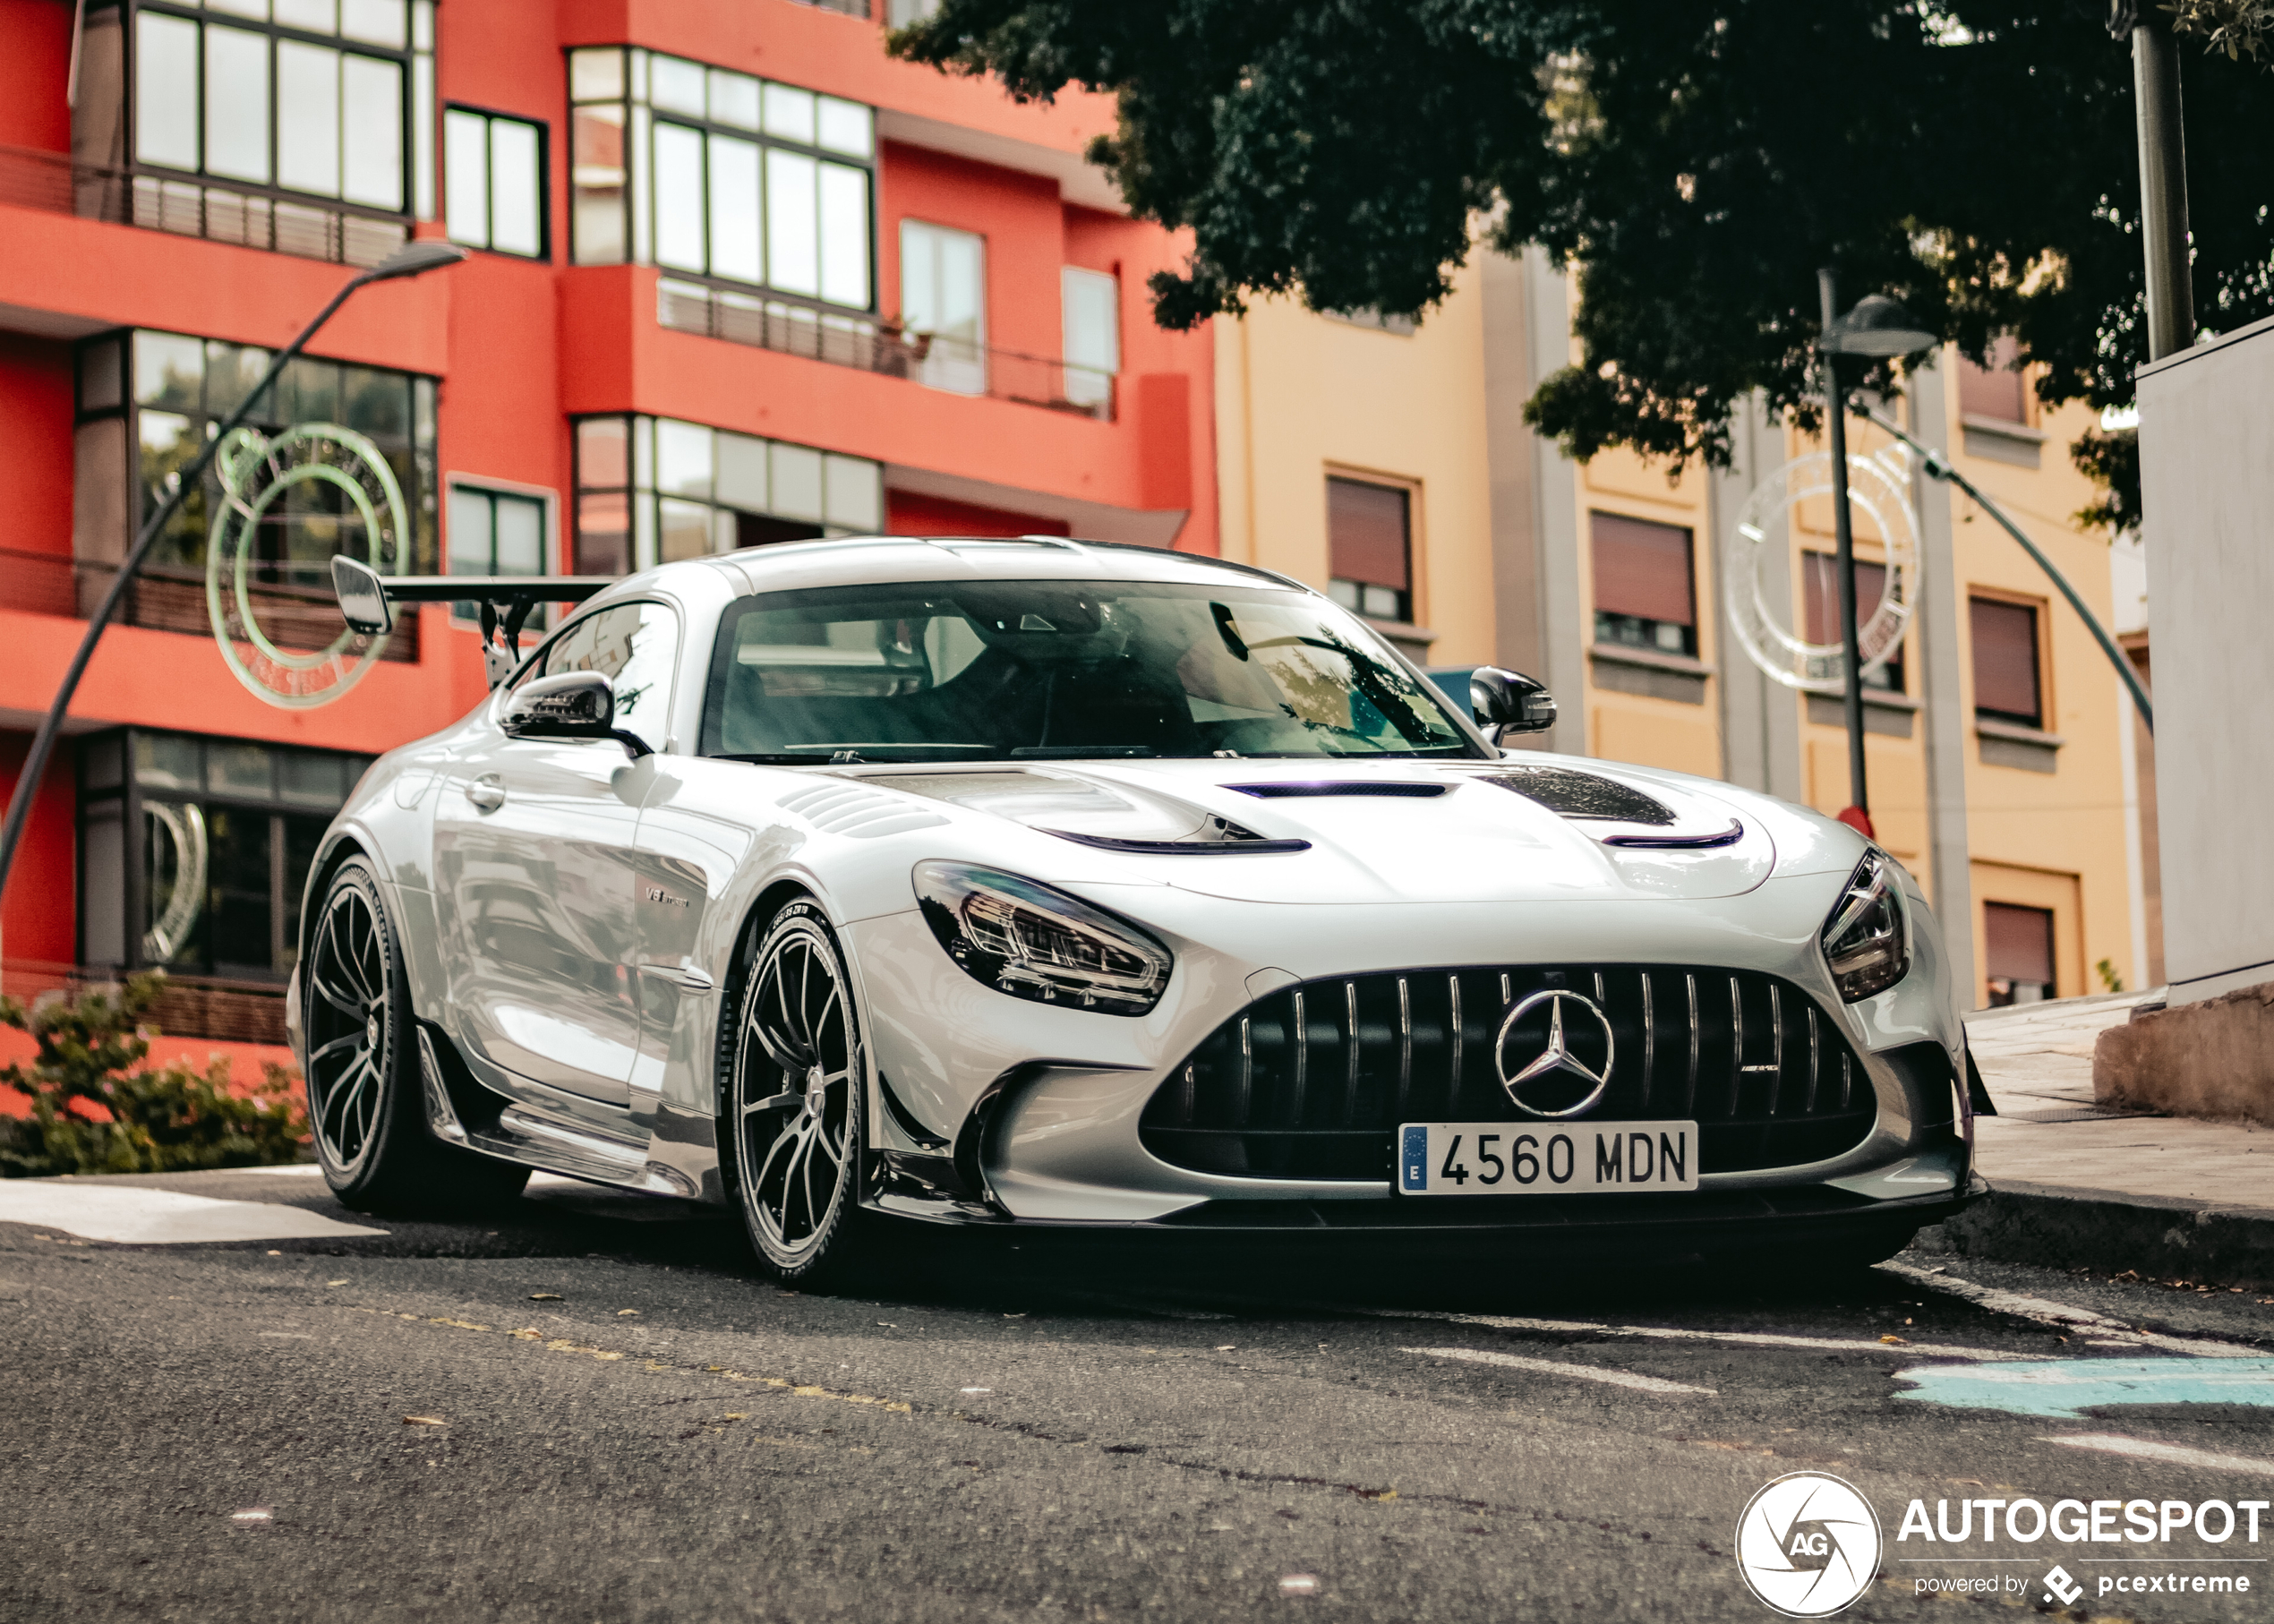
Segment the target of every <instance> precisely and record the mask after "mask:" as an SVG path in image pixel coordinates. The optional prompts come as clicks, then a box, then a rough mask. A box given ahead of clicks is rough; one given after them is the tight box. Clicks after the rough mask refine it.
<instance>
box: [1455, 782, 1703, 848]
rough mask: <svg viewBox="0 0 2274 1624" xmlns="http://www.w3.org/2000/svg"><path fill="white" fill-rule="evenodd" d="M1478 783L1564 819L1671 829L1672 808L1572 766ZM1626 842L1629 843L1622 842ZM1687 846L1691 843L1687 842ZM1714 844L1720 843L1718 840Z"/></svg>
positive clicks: (1625, 786) (1625, 785) (1628, 787)
mask: <svg viewBox="0 0 2274 1624" xmlns="http://www.w3.org/2000/svg"><path fill="white" fill-rule="evenodd" d="M1477 779H1478V782H1482V783H1488V784H1498V785H1500V788H1501V789H1503V790H1513V791H1515V792H1516V793H1517V794H1518V795H1521V796H1523V797H1524V799H1526V800H1530V801H1536V802H1538V803H1539V804H1540V805H1541V806H1543V807H1545V808H1547V809H1548V810H1549V811H1551V812H1553V813H1555V814H1557V815H1558V816H1562V817H1587V818H1600V819H1602V820H1603V821H1604V822H1605V823H1614V824H1654V825H1657V826H1659V827H1660V828H1670V827H1671V826H1672V825H1673V822H1674V813H1673V808H1671V807H1669V806H1667V805H1666V804H1665V803H1664V802H1663V801H1658V800H1654V799H1651V798H1650V797H1649V796H1647V795H1645V794H1644V793H1643V792H1642V791H1640V790H1637V789H1634V788H1632V787H1631V786H1629V785H1627V784H1622V783H1620V782H1619V781H1618V780H1616V779H1612V778H1598V777H1596V776H1595V775H1594V774H1593V773H1575V772H1573V771H1572V770H1571V769H1570V768H1569V767H1510V768H1509V769H1508V770H1507V771H1505V772H1500V773H1481V774H1477ZM1621 843H1622V844H1623V843H1627V842H1621ZM1684 843H1685V844H1687V843H1688V842H1684ZM1711 843H1714V844H1719V843H1720V842H1719V841H1715V842H1711Z"/></svg>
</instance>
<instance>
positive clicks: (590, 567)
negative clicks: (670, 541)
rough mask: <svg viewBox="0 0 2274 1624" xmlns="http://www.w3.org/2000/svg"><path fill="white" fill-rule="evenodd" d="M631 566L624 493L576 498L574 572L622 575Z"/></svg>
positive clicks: (630, 545)
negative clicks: (575, 554) (575, 556)
mask: <svg viewBox="0 0 2274 1624" xmlns="http://www.w3.org/2000/svg"><path fill="white" fill-rule="evenodd" d="M631 567H632V538H631V515H630V512H629V510H628V506H627V503H626V500H625V498H624V496H623V494H622V493H621V492H620V491H617V492H611V493H609V494H607V495H603V496H586V497H582V498H579V499H578V500H577V564H576V572H577V574H578V575H622V574H624V573H625V572H626V571H627V570H628V569H629V568H631Z"/></svg>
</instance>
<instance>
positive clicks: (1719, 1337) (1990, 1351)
mask: <svg viewBox="0 0 2274 1624" xmlns="http://www.w3.org/2000/svg"><path fill="white" fill-rule="evenodd" d="M1352 1312H1358V1313H1364V1314H1372V1315H1373V1316H1375V1317H1376V1318H1378V1319H1384V1320H1440V1321H1445V1322H1446V1323H1448V1324H1451V1325H1482V1326H1485V1327H1488V1328H1489V1329H1493V1330H1528V1331H1549V1332H1560V1333H1565V1334H1571V1333H1577V1334H1581V1335H1586V1336H1595V1337H1647V1338H1657V1339H1659V1340H1661V1341H1670V1342H1733V1343H1737V1344H1740V1345H1741V1346H1747V1347H1791V1348H1801V1349H1805V1350H1810V1351H1821V1352H1825V1353H1837V1354H1887V1355H1894V1357H1896V1358H1900V1359H1981V1360H1996V1359H2039V1358H2042V1357H2044V1355H2041V1354H2013V1353H2007V1352H2005V1351H2004V1350H2002V1349H1999V1348H1989V1347H1956V1346H1951V1345H1950V1344H1948V1343H1943V1342H1901V1343H1897V1342H1867V1341H1863V1340H1861V1339H1859V1338H1852V1337H1786V1336H1780V1335H1778V1334H1777V1333H1775V1332H1774V1331H1752V1330H1700V1329H1695V1328H1692V1327H1688V1326H1678V1325H1601V1324H1597V1323H1595V1322H1594V1321H1590V1320H1534V1319H1527V1318H1525V1317H1524V1316H1522V1315H1517V1314H1447V1313H1427V1312H1422V1311H1419V1310H1415V1309H1393V1308H1362V1309H1357V1310H1355V1311H1352Z"/></svg>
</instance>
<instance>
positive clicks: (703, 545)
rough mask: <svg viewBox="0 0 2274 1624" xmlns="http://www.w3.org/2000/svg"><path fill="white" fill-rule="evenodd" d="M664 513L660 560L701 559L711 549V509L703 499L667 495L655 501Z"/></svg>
mask: <svg viewBox="0 0 2274 1624" xmlns="http://www.w3.org/2000/svg"><path fill="white" fill-rule="evenodd" d="M655 506H656V508H657V509H659V510H660V512H661V514H662V517H663V529H662V535H661V542H662V544H661V546H660V547H659V549H658V550H657V555H656V556H657V561H658V562H659V563H664V564H670V563H675V562H677V561H678V560H680V559H699V558H701V557H703V556H704V555H705V553H707V552H709V551H711V510H710V509H708V508H706V507H705V506H704V505H703V504H702V503H700V502H683V501H680V500H675V499H674V498H671V497H668V496H667V497H665V498H663V500H661V501H659V502H657V503H656V504H655Z"/></svg>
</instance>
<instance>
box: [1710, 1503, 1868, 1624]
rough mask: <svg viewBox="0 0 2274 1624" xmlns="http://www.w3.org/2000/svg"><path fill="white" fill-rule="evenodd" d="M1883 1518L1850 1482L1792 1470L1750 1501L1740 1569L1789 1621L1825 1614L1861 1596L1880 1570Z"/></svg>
mask: <svg viewBox="0 0 2274 1624" xmlns="http://www.w3.org/2000/svg"><path fill="white" fill-rule="evenodd" d="M1879 1549H1880V1546H1879V1518H1878V1517H1877V1515H1876V1513H1874V1512H1873V1510H1872V1509H1871V1505H1870V1502H1869V1501H1868V1500H1865V1499H1864V1497H1863V1496H1862V1495H1861V1494H1859V1493H1858V1492H1856V1489H1855V1486H1854V1485H1853V1484H1851V1483H1843V1482H1842V1481H1841V1480H1840V1479H1839V1478H1836V1477H1833V1476H1829V1475H1827V1474H1825V1473H1822V1472H1790V1473H1787V1474H1785V1475H1784V1476H1782V1477H1780V1478H1776V1479H1774V1481H1772V1482H1770V1483H1767V1484H1766V1485H1765V1486H1764V1487H1763V1488H1762V1489H1761V1491H1760V1492H1758V1493H1757V1494H1755V1495H1754V1496H1753V1498H1752V1499H1751V1500H1748V1501H1746V1502H1745V1510H1744V1513H1743V1514H1742V1515H1741V1516H1740V1517H1738V1519H1737V1568H1738V1571H1739V1572H1740V1573H1742V1574H1743V1575H1744V1576H1745V1583H1746V1585H1747V1586H1748V1588H1749V1589H1751V1591H1752V1592H1753V1594H1755V1595H1757V1596H1758V1597H1760V1599H1761V1600H1762V1601H1763V1602H1764V1603H1766V1604H1767V1605H1768V1606H1770V1607H1773V1608H1774V1609H1775V1610H1776V1611H1779V1612H1781V1613H1782V1614H1783V1615H1784V1616H1785V1617H1786V1618H1788V1619H1822V1618H1827V1617H1829V1616H1830V1615H1831V1614H1833V1613H1835V1612H1838V1611H1840V1610H1841V1609H1842V1608H1843V1607H1845V1606H1847V1605H1848V1603H1851V1602H1852V1601H1854V1600H1855V1599H1856V1598H1857V1597H1858V1596H1859V1595H1861V1594H1863V1593H1864V1590H1865V1588H1866V1587H1867V1586H1869V1585H1870V1583H1871V1579H1872V1576H1873V1575H1874V1574H1876V1573H1877V1572H1878V1571H1879Z"/></svg>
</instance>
